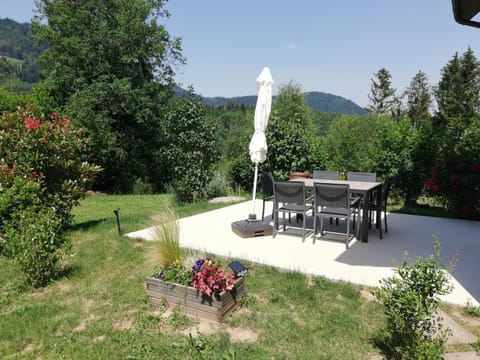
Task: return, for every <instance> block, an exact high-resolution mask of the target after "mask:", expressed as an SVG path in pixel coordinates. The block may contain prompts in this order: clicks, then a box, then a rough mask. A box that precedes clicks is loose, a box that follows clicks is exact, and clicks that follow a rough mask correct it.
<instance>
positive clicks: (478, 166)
mask: <svg viewBox="0 0 480 360" xmlns="http://www.w3.org/2000/svg"><path fill="white" fill-rule="evenodd" d="M470 170H472V171H473V172H474V173H478V172H479V171H480V164H479V163H473V164H470Z"/></svg>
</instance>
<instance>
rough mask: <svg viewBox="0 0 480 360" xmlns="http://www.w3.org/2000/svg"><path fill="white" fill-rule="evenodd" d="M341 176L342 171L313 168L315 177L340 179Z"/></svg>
mask: <svg viewBox="0 0 480 360" xmlns="http://www.w3.org/2000/svg"><path fill="white" fill-rule="evenodd" d="M339 176H340V171H333V170H313V176H312V178H314V179H328V180H338V177H339Z"/></svg>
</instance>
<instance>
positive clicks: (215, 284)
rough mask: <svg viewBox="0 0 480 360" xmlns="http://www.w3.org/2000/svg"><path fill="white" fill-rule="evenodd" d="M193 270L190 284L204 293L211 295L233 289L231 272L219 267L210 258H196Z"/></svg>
mask: <svg viewBox="0 0 480 360" xmlns="http://www.w3.org/2000/svg"><path fill="white" fill-rule="evenodd" d="M196 270H198V271H196ZM193 271H194V272H195V274H194V275H193V278H192V285H193V287H194V288H195V289H197V290H198V291H200V292H201V293H202V294H204V295H207V296H212V294H213V293H220V292H222V291H223V290H232V289H233V285H234V283H233V274H232V273H229V272H226V271H225V270H223V269H221V267H220V264H215V262H214V261H213V260H212V259H208V258H207V259H200V260H197V261H196V262H195V265H194V266H193Z"/></svg>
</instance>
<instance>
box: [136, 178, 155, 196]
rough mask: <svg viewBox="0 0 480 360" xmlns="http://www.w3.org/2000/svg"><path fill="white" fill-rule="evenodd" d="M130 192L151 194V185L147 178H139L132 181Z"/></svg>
mask: <svg viewBox="0 0 480 360" xmlns="http://www.w3.org/2000/svg"><path fill="white" fill-rule="evenodd" d="M132 193H133V194H135V195H146V194H153V186H152V184H151V183H150V182H148V181H147V180H143V179H140V178H139V179H136V180H135V182H134V183H133V190H132Z"/></svg>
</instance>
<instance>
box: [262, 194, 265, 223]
mask: <svg viewBox="0 0 480 360" xmlns="http://www.w3.org/2000/svg"><path fill="white" fill-rule="evenodd" d="M264 218H265V198H264V199H263V206H262V221H263V219H264Z"/></svg>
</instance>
